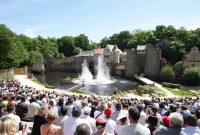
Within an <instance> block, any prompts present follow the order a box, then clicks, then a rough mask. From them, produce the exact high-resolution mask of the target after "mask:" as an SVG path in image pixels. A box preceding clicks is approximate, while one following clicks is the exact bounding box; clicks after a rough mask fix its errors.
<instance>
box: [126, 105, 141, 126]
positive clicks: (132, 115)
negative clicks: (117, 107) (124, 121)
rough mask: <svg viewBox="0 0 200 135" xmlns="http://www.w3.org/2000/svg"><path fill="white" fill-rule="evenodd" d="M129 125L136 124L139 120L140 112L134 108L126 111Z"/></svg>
mask: <svg viewBox="0 0 200 135" xmlns="http://www.w3.org/2000/svg"><path fill="white" fill-rule="evenodd" d="M128 114H129V119H130V121H131V123H137V122H138V120H139V118H140V111H139V110H138V109H137V108H135V107H130V108H129V110H128Z"/></svg>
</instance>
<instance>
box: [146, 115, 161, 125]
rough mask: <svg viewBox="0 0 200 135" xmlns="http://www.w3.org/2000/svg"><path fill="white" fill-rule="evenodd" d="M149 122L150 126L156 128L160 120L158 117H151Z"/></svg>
mask: <svg viewBox="0 0 200 135" xmlns="http://www.w3.org/2000/svg"><path fill="white" fill-rule="evenodd" d="M147 121H148V123H149V125H151V126H154V127H156V126H157V123H158V118H157V117H156V116H149V117H148V120H147Z"/></svg>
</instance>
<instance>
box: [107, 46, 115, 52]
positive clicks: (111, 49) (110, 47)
mask: <svg viewBox="0 0 200 135" xmlns="http://www.w3.org/2000/svg"><path fill="white" fill-rule="evenodd" d="M107 46H108V48H109V50H110V51H111V52H113V48H114V45H110V44H107Z"/></svg>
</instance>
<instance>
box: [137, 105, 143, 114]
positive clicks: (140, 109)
mask: <svg viewBox="0 0 200 135" xmlns="http://www.w3.org/2000/svg"><path fill="white" fill-rule="evenodd" d="M143 108H144V105H142V104H138V105H137V109H138V110H139V111H140V112H141V111H142V110H143Z"/></svg>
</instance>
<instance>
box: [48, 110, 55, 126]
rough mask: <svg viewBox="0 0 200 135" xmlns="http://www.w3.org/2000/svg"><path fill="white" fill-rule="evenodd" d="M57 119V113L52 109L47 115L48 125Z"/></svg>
mask: <svg viewBox="0 0 200 135" xmlns="http://www.w3.org/2000/svg"><path fill="white" fill-rule="evenodd" d="M57 118H58V112H57V111H56V110H54V109H52V110H50V111H49V112H48V115H47V121H48V123H54V121H55V120H56V119H57Z"/></svg>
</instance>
